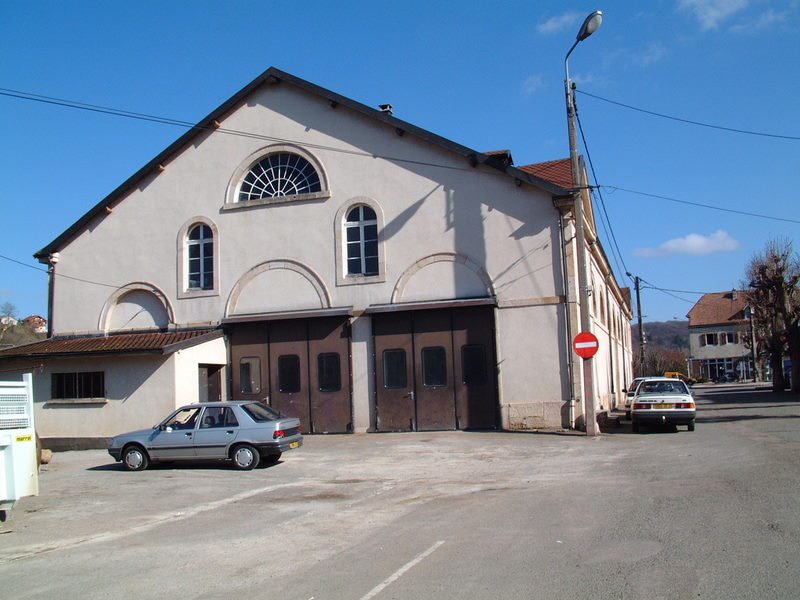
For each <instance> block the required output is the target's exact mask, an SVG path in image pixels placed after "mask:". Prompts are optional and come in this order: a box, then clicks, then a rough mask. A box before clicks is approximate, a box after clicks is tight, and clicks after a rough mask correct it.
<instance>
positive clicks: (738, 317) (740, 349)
mask: <svg viewBox="0 0 800 600" xmlns="http://www.w3.org/2000/svg"><path fill="white" fill-rule="evenodd" d="M746 306H747V299H746V297H745V295H744V294H743V293H742V292H737V291H735V290H734V291H730V292H714V293H711V294H704V295H703V296H702V297H701V298H700V300H698V301H697V303H696V304H695V305H694V307H693V308H692V309H691V310H690V311H689V314H688V315H687V316H688V317H689V351H690V357H689V375H690V376H691V377H695V378H697V379H709V380H711V381H717V380H718V379H719V378H720V377H722V376H724V375H725V374H726V373H727V374H731V373H732V374H735V376H736V377H738V378H740V379H750V378H752V372H753V361H752V357H751V352H750V349H749V348H748V347H747V346H745V345H744V343H743V342H744V340H745V336H746V335H747V332H748V321H747V319H746V317H745V312H744V311H745V308H746Z"/></svg>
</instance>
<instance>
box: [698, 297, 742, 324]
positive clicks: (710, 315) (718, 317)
mask: <svg viewBox="0 0 800 600" xmlns="http://www.w3.org/2000/svg"><path fill="white" fill-rule="evenodd" d="M745 306H747V297H746V296H745V294H744V292H736V291H730V292H714V293H711V294H703V296H701V298H700V299H699V300H698V301H697V303H696V304H695V305H694V306H693V307H692V309H691V310H690V311H689V314H688V315H687V316H688V317H689V327H708V326H710V325H739V324H741V323H742V322H744V321H745V317H744V309H745Z"/></svg>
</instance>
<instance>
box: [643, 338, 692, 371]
mask: <svg viewBox="0 0 800 600" xmlns="http://www.w3.org/2000/svg"><path fill="white" fill-rule="evenodd" d="M639 352H641V349H638V350H637V351H636V352H635V356H634V361H635V362H634V367H635V368H634V372H637V371H638V367H639V365H640V364H641V362H640V361H641V355H640V354H639ZM688 357H689V355H688V353H687V351H686V350H684V349H682V348H668V347H666V346H658V345H648V347H647V352H646V354H645V357H644V373H638V372H637V373H636V374H637V375H638V376H649V375H663V374H664V373H666V372H667V371H677V372H679V373H683V372H684V371H685V370H686V359H687V358H688Z"/></svg>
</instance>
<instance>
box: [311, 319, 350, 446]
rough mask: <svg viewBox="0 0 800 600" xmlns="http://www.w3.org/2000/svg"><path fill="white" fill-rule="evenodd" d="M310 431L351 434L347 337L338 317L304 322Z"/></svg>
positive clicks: (344, 323) (346, 330)
mask: <svg viewBox="0 0 800 600" xmlns="http://www.w3.org/2000/svg"><path fill="white" fill-rule="evenodd" d="M308 353H309V365H308V368H309V372H310V385H309V389H310V395H311V432H312V433H347V432H349V431H352V410H351V402H350V337H349V327H348V324H347V323H346V322H345V321H343V320H342V319H341V318H336V317H332V318H323V319H314V320H312V321H309V322H308Z"/></svg>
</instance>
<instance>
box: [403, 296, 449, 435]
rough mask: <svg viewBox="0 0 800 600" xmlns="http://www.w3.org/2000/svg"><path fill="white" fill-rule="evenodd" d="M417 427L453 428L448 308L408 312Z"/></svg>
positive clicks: (430, 428)
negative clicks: (410, 313) (411, 333)
mask: <svg viewBox="0 0 800 600" xmlns="http://www.w3.org/2000/svg"><path fill="white" fill-rule="evenodd" d="M412 326H413V331H414V383H415V386H414V391H415V395H416V404H417V430H419V431H426V430H427V431H429V430H436V429H455V428H456V407H455V389H454V385H453V341H452V334H451V326H450V311H448V310H426V311H418V312H415V313H413V315H412Z"/></svg>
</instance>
